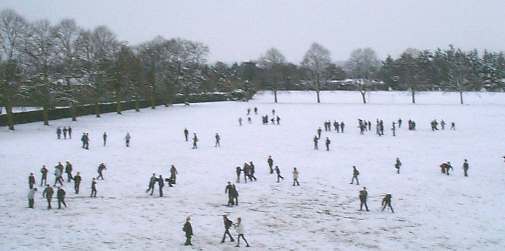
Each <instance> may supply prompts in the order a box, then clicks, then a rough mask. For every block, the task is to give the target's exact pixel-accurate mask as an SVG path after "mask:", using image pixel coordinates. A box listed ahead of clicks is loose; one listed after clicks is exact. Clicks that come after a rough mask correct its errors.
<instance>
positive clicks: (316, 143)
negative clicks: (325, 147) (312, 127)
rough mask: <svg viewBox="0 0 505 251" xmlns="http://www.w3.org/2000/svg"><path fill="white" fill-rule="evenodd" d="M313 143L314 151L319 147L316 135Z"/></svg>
mask: <svg viewBox="0 0 505 251" xmlns="http://www.w3.org/2000/svg"><path fill="white" fill-rule="evenodd" d="M313 141H314V150H318V149H319V147H318V142H319V138H318V137H317V135H316V136H314V139H313Z"/></svg>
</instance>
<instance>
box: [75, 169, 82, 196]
mask: <svg viewBox="0 0 505 251" xmlns="http://www.w3.org/2000/svg"><path fill="white" fill-rule="evenodd" d="M81 181H82V178H81V173H79V172H77V174H76V175H75V176H74V190H75V194H79V187H80V186H81Z"/></svg>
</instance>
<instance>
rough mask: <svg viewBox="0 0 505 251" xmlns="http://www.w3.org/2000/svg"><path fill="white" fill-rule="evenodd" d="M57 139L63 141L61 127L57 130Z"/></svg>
mask: <svg viewBox="0 0 505 251" xmlns="http://www.w3.org/2000/svg"><path fill="white" fill-rule="evenodd" d="M56 137H57V138H58V139H61V128H59V127H58V128H56Z"/></svg>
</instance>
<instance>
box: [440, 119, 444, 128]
mask: <svg viewBox="0 0 505 251" xmlns="http://www.w3.org/2000/svg"><path fill="white" fill-rule="evenodd" d="M440 127H442V130H445V121H444V120H443V119H442V121H440Z"/></svg>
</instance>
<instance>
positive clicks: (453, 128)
mask: <svg viewBox="0 0 505 251" xmlns="http://www.w3.org/2000/svg"><path fill="white" fill-rule="evenodd" d="M451 130H452V131H454V130H456V123H454V122H451Z"/></svg>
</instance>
